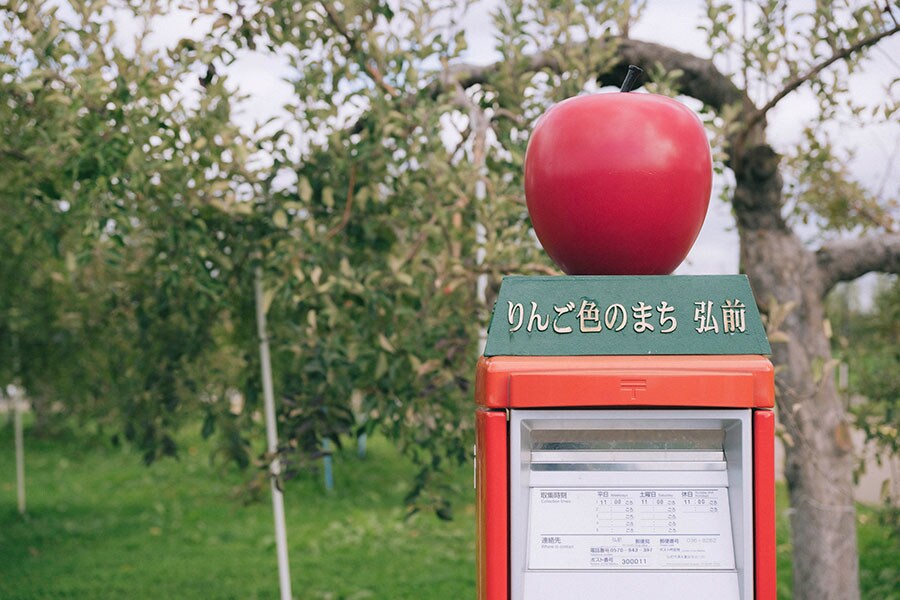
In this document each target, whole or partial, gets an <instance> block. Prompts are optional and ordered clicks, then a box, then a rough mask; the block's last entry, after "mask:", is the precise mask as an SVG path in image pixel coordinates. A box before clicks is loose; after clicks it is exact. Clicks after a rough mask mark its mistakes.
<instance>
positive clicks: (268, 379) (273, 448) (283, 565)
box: [253, 267, 292, 600]
mask: <svg viewBox="0 0 900 600" xmlns="http://www.w3.org/2000/svg"><path fill="white" fill-rule="evenodd" d="M254 275H255V277H254V286H253V287H254V292H255V296H256V329H257V332H258V335H259V362H260V366H261V367H262V380H263V405H264V408H265V415H266V448H267V450H268V452H269V454H270V455H271V456H273V457H275V456H277V454H276V453H277V452H278V430H277V428H276V427H277V426H276V423H275V394H274V392H273V390H272V360H271V357H270V356H269V336H268V334H267V333H266V309H265V306H264V300H263V282H262V268H260V267H256V269H255V271H254ZM270 469H271V477H270V478H269V481H270V483H271V488H272V512H273V513H274V515H275V550H276V552H277V554H278V579H279V582H280V585H281V600H292V596H291V573H290V565H289V564H288V550H287V528H286V526H285V520H284V496H283V494H282V492H281V490H280V489H279V488H278V484H277V482H276V479H277V477H278V475H279V474H280V473H281V461H280V460H279V459H278V458H273V460H272V464H271V466H270Z"/></svg>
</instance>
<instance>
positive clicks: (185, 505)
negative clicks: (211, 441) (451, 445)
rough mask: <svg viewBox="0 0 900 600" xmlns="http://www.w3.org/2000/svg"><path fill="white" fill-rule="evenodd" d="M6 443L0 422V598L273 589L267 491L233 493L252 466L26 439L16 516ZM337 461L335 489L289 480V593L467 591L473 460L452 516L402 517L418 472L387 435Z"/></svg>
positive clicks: (463, 472)
mask: <svg viewBox="0 0 900 600" xmlns="http://www.w3.org/2000/svg"><path fill="white" fill-rule="evenodd" d="M11 438H12V436H11V433H10V431H9V428H8V427H5V426H0V598H2V599H4V600H18V599H21V600H25V599H28V600H36V599H51V598H53V599H63V598H80V599H92V600H93V599H103V598H116V599H119V598H128V599H141V598H147V599H150V598H152V599H154V600H158V599H160V598H179V599H182V598H183V599H190V598H203V599H217V598H221V599H226V598H228V599H231V598H234V599H252V598H260V599H261V598H266V599H271V598H277V597H278V577H277V566H276V558H275V542H274V534H273V525H272V511H271V504H270V502H269V501H268V494H267V495H266V499H265V501H263V502H258V503H255V504H250V505H247V506H245V505H244V504H243V503H242V502H240V501H239V500H238V499H236V498H235V496H234V491H235V489H236V488H239V487H240V486H241V484H242V482H243V481H244V480H245V478H246V474H240V473H238V472H236V471H234V470H232V469H222V468H216V467H212V466H210V464H209V460H208V457H209V449H208V448H206V447H205V446H204V445H202V444H200V443H199V442H198V443H195V444H194V445H192V446H189V447H188V448H186V449H185V451H184V452H183V453H182V454H183V456H182V457H181V458H180V459H179V460H178V461H164V462H161V463H158V464H156V465H154V466H152V467H150V468H147V467H144V466H143V465H141V464H140V461H139V458H138V456H137V455H136V454H134V453H132V452H128V451H125V450H121V449H115V448H110V447H105V446H98V445H97V444H96V443H91V442H87V443H85V441H84V440H79V439H70V440H66V441H59V440H57V441H52V442H50V441H35V440H31V439H28V440H27V442H26V472H27V476H28V486H27V487H28V515H27V517H26V518H24V519H23V518H21V517H20V516H19V515H18V513H17V512H16V510H15V505H16V496H15V466H14V460H13V444H12V439H11ZM335 462H336V466H335V480H336V490H335V491H334V492H333V493H326V492H325V491H324V490H323V486H322V483H321V476H320V475H313V474H310V475H308V476H302V477H300V478H298V479H295V480H292V481H291V482H289V483H288V484H287V486H286V490H285V506H286V511H287V517H286V520H287V523H288V544H289V552H290V563H291V576H292V585H293V588H294V596H295V597H299V598H304V599H306V598H309V599H331V600H338V599H344V600H351V599H353V600H362V599H365V598H393V599H422V598H442V599H443V598H447V599H452V598H472V597H474V589H475V572H474V569H475V565H474V543H475V542H474V540H475V535H474V506H473V496H472V494H471V476H472V475H471V466H469V467H468V468H460V469H459V472H458V473H457V475H458V477H457V478H456V481H457V484H458V487H459V488H460V492H459V497H458V498H456V500H457V502H456V518H455V520H454V521H452V522H449V523H448V522H444V521H440V520H438V519H437V518H435V517H434V516H432V515H426V514H421V515H417V516H416V517H414V518H413V519H410V520H406V519H404V515H405V511H404V508H403V497H404V495H405V494H406V493H407V491H408V486H409V482H410V481H411V479H412V472H413V469H412V466H411V465H410V464H409V463H408V462H407V461H405V460H404V459H402V458H401V457H400V456H399V455H398V453H397V452H396V451H395V450H394V449H393V448H392V447H391V446H390V445H389V444H387V443H386V442H385V441H384V440H377V439H376V440H375V442H374V443H370V445H369V453H368V456H367V457H366V458H365V459H359V458H357V457H356V455H355V453H354V452H351V451H348V452H346V453H344V454H340V455H338V456H337V457H336V460H335ZM467 485H468V489H465V488H466V486H467Z"/></svg>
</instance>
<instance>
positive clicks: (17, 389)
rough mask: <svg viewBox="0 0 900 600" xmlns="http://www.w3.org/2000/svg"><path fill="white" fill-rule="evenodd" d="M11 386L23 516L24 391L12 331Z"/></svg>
mask: <svg viewBox="0 0 900 600" xmlns="http://www.w3.org/2000/svg"><path fill="white" fill-rule="evenodd" d="M12 350H13V384H12V385H11V386H9V387H7V389H6V391H7V396H8V397H9V399H10V401H11V402H12V405H13V430H14V432H15V433H14V435H15V445H16V501H17V504H18V507H19V514H21V515H24V514H25V435H24V432H23V431H22V429H23V426H22V411H23V410H24V406H22V405H23V399H24V396H25V394H24V391H25V390H24V389H23V388H22V386H21V385H19V384H20V383H21V379H20V378H19V377H20V373H21V372H22V357H21V356H20V355H19V334H18V333H16V332H15V331H13V336H12Z"/></svg>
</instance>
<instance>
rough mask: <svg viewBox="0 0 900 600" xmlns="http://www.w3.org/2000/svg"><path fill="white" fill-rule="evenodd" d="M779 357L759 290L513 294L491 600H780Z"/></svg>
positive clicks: (503, 305)
mask: <svg viewBox="0 0 900 600" xmlns="http://www.w3.org/2000/svg"><path fill="white" fill-rule="evenodd" d="M769 351H770V349H769V345H768V341H767V340H766V336H765V332H764V329H763V325H762V322H761V320H760V318H759V314H758V312H757V310H756V304H755V301H754V300H753V297H752V294H751V292H750V287H749V284H748V283H747V280H746V278H744V277H743V276H612V277H603V276H596V277H594V276H586V277H565V276H560V277H508V278H506V279H504V281H503V284H502V286H501V289H500V293H499V296H498V299H497V302H496V305H495V310H494V315H493V317H492V321H491V326H490V330H489V333H488V340H487V344H486V347H485V351H484V356H483V357H482V358H481V359H480V360H479V363H478V367H477V375H476V402H477V405H478V408H477V413H476V415H477V419H476V488H477V493H476V495H477V522H478V525H477V526H478V546H477V553H478V554H477V563H478V578H477V585H478V598H479V600H605V599H610V600H645V599H667V600H673V599H683V600H774V598H775V507H774V503H775V491H774V450H773V446H774V418H773V413H772V410H771V409H772V407H773V403H774V402H773V401H774V383H773V368H772V365H771V363H770V362H769V360H768V359H767V358H766V355H767V354H769Z"/></svg>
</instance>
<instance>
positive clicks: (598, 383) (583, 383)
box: [475, 355, 775, 408]
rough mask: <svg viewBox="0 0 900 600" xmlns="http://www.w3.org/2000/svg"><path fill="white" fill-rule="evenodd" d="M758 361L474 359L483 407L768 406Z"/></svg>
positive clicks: (762, 364)
mask: <svg viewBox="0 0 900 600" xmlns="http://www.w3.org/2000/svg"><path fill="white" fill-rule="evenodd" d="M773 373H774V369H773V367H772V363H771V362H769V360H768V359H767V358H765V357H764V356H756V355H735V356H493V357H489V358H488V357H482V358H481V359H479V361H478V369H477V372H476V377H475V398H476V401H477V403H478V404H479V406H483V407H485V408H561V407H584V406H594V407H600V406H602V407H613V406H621V407H631V406H643V407H648V406H657V407H694V408H700V407H707V408H771V407H772V406H773V403H774V397H775V396H774V380H773Z"/></svg>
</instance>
